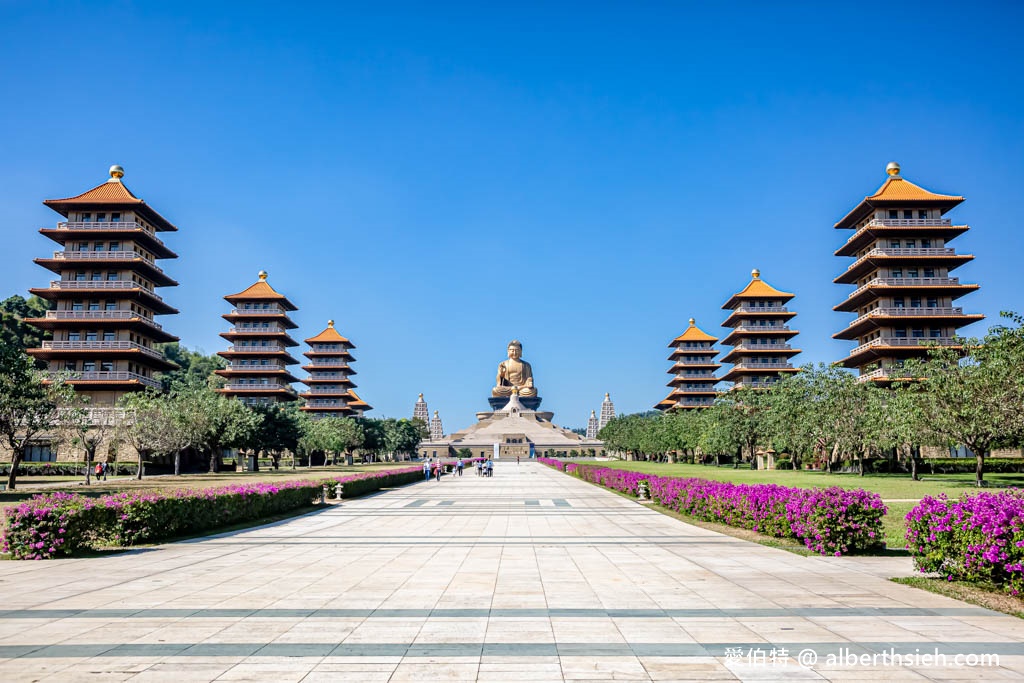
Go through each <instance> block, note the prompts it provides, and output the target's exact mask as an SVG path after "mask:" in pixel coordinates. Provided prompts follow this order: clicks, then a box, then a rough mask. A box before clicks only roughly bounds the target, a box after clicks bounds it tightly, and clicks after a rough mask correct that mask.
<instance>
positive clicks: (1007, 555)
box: [907, 489, 1024, 595]
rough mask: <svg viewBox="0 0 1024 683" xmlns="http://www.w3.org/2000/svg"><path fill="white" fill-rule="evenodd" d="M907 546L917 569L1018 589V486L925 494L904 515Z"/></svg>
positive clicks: (1023, 519)
mask: <svg viewBox="0 0 1024 683" xmlns="http://www.w3.org/2000/svg"><path fill="white" fill-rule="evenodd" d="M907 550H909V551H910V554H911V555H913V557H914V566H915V567H917V569H919V570H920V571H922V572H938V573H940V574H943V575H945V577H946V578H947V579H949V580H950V581H952V580H954V579H957V580H962V581H972V582H983V583H992V584H995V585H996V586H999V587H1001V588H1003V589H1004V590H1005V591H1007V592H1008V593H1012V594H1013V595H1020V594H1021V592H1022V591H1024V490H1022V489H1011V490H1009V491H1004V492H1000V493H987V492H983V493H978V494H975V495H966V496H964V497H962V498H961V499H960V500H954V501H950V500H948V499H947V498H946V496H945V495H940V496H939V497H938V498H933V497H932V496H926V497H924V498H922V499H921V502H920V503H918V504H917V506H916V507H915V508H914V509H913V510H911V511H910V512H909V513H908V514H907Z"/></svg>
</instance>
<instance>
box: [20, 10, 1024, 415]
mask: <svg viewBox="0 0 1024 683" xmlns="http://www.w3.org/2000/svg"><path fill="white" fill-rule="evenodd" d="M838 4H839V3H821V2H806V3H765V2H751V3H728V4H726V3H682V2H663V3H625V2H624V3H618V4H610V3H593V2H590V3H560V4H556V3H522V2H516V3H507V4H503V5H498V4H495V3H465V4H462V3H459V4H453V3H432V4H424V3H419V4H414V5H402V4H391V3H387V4H385V3H369V4H368V3H359V4H358V5H357V4H354V3H353V4H348V3H344V4H343V3H323V4H319V3H302V4H300V5H296V6H294V7H288V6H287V5H286V4H285V3H280V2H276V3H251V2H246V3H241V2H235V3H217V2H213V3H211V2H198V3H193V2H173V3H152V2H138V3H130V2H114V3H85V2H82V3H46V2H27V1H26V2H17V3H16V2H7V1H5V2H0V64H2V68H0V98H2V101H3V106H2V107H0V177H2V179H3V182H2V183H0V224H2V230H3V235H4V237H5V245H4V254H3V257H2V258H3V262H2V263H3V268H0V295H3V296H7V295H9V294H13V293H16V292H17V293H25V291H26V290H27V289H28V288H29V287H32V286H39V285H42V284H44V283H45V282H47V281H48V280H49V279H50V273H49V272H48V271H46V270H44V269H42V268H40V267H38V266H36V265H34V264H33V263H32V258H34V257H37V256H41V255H44V254H46V253H48V252H49V251H52V250H53V248H54V245H53V243H51V242H50V241H49V240H47V239H45V238H43V237H41V236H40V235H38V233H37V232H36V231H37V229H38V228H39V227H41V226H48V225H52V224H53V223H55V221H56V220H57V219H58V216H57V215H56V214H54V213H53V212H51V211H50V210H49V209H47V208H45V207H43V206H42V205H41V204H40V202H41V201H42V200H43V199H46V198H52V197H63V196H68V195H73V194H77V193H78V192H81V191H84V190H86V189H88V188H90V187H92V186H94V185H96V184H98V183H100V182H102V181H103V180H104V179H105V178H106V177H107V175H106V170H107V167H108V166H110V165H111V164H114V163H118V164H122V165H123V166H124V167H125V169H126V176H125V182H126V184H127V185H128V186H129V187H130V188H131V189H132V190H133V191H134V192H135V193H136V194H137V195H139V196H140V197H142V198H143V199H145V200H146V201H147V202H149V203H150V204H151V205H152V206H154V207H155V208H156V209H157V210H158V211H160V212H161V213H162V214H163V215H165V216H166V217H167V218H169V219H170V220H171V221H172V222H174V223H175V224H177V225H178V226H179V228H180V232H178V233H177V234H173V235H169V236H168V239H167V242H168V243H169V245H170V246H171V247H172V248H173V249H175V250H176V251H177V252H178V253H179V254H180V258H179V259H178V260H177V261H168V262H166V270H167V271H168V272H169V274H170V275H171V276H173V277H175V278H177V279H178V280H179V281H180V282H181V286H180V287H178V288H176V289H173V290H165V291H164V295H165V297H166V298H168V299H169V300H170V301H171V302H172V303H173V304H174V305H176V306H177V307H178V308H179V309H180V310H181V314H180V315H178V316H174V317H166V318H164V319H163V321H162V322H163V324H164V325H165V327H168V328H169V329H171V330H172V331H173V332H175V333H177V334H178V335H179V336H181V338H182V342H183V343H184V344H186V345H187V346H190V347H199V348H201V349H202V350H204V351H206V352H214V351H218V350H221V349H223V348H224V347H225V346H226V342H224V341H223V340H222V339H220V338H219V337H218V336H217V335H218V333H219V332H222V331H224V330H225V329H226V327H227V324H226V323H225V322H224V321H223V320H221V318H220V315H221V314H222V313H225V312H226V311H227V310H228V309H229V306H228V304H227V303H226V302H224V301H223V299H222V298H221V297H222V296H223V295H224V294H228V293H233V292H237V291H240V290H241V289H243V288H245V287H246V286H248V285H249V284H251V283H252V282H253V281H255V279H256V273H257V272H258V271H259V270H260V269H261V268H262V269H266V270H268V271H269V272H270V282H271V284H272V285H273V286H274V287H276V288H277V289H278V290H279V291H281V292H283V293H285V294H286V295H287V296H289V297H290V298H291V299H292V300H293V301H295V302H296V303H297V304H298V306H299V307H300V310H299V311H298V312H297V313H296V314H295V316H294V317H295V320H296V322H298V323H299V324H300V326H301V327H300V329H299V330H298V332H299V333H300V334H299V336H300V338H305V337H308V336H311V335H313V334H315V333H317V332H319V331H320V330H321V329H322V328H323V327H324V325H325V324H326V321H327V319H328V318H334V319H335V320H337V324H338V327H339V329H340V330H341V332H342V334H345V335H346V336H348V337H349V338H351V339H352V340H353V341H354V342H355V343H356V345H357V346H358V348H357V350H356V352H355V354H356V363H355V368H356V369H357V370H358V373H359V374H358V375H357V377H356V378H355V379H356V382H357V383H358V384H359V389H358V391H359V392H360V394H361V395H362V396H363V398H364V399H365V400H367V401H368V402H369V403H371V404H372V405H374V407H375V408H376V409H375V411H374V412H373V413H372V415H375V416H405V415H410V414H411V412H412V407H413V403H414V402H415V400H416V395H417V394H418V393H419V392H423V393H424V394H425V395H426V398H427V401H428V403H429V405H430V408H431V410H434V409H438V410H440V412H441V416H442V418H443V419H444V422H445V428H446V430H449V431H451V430H454V429H457V428H461V427H464V426H466V425H468V424H470V423H471V422H472V421H473V413H474V412H476V411H478V410H484V409H486V406H487V403H486V398H487V396H488V395H489V388H490V386H491V385H492V383H493V382H494V375H495V370H496V367H497V363H498V362H499V361H501V360H502V359H503V358H504V357H505V345H506V343H507V342H508V341H509V340H510V339H512V338H513V337H515V338H518V339H520V340H522V341H523V344H524V347H525V348H524V357H525V358H526V359H527V360H529V361H530V362H531V363H532V364H533V367H534V373H535V376H536V380H537V386H538V387H539V389H540V393H541V395H542V396H543V398H544V407H545V408H546V409H549V410H553V411H555V420H556V422H558V423H560V424H563V425H566V426H582V425H584V424H585V422H586V418H587V416H588V415H589V413H590V410H592V409H595V408H597V407H598V406H599V404H600V401H601V399H602V397H603V395H604V392H606V391H608V392H611V394H612V398H613V400H615V402H616V407H617V408H618V410H619V412H620V413H622V412H636V411H640V410H645V409H648V408H650V406H652V405H653V404H654V403H655V402H657V401H659V400H661V399H662V398H663V397H664V396H665V395H666V394H667V392H668V389H667V388H666V387H665V382H667V381H668V379H669V376H668V375H667V374H666V371H667V370H668V368H669V365H670V364H669V362H668V361H667V360H666V357H667V355H668V350H667V349H666V344H667V343H668V342H669V341H670V340H671V339H672V338H673V337H675V336H676V335H677V334H679V333H680V332H681V331H682V330H683V329H684V328H685V326H686V320H687V319H688V318H689V317H691V316H693V317H695V318H696V319H697V321H698V324H699V325H700V326H701V327H703V328H704V329H705V330H706V331H708V332H710V333H712V334H716V335H719V336H723V331H722V330H721V328H720V327H719V324H720V323H721V321H722V320H723V319H724V318H725V315H724V312H723V311H722V310H721V309H720V306H721V304H722V303H723V302H724V301H725V300H726V299H727V298H728V296H729V295H730V294H732V293H733V292H735V291H737V290H739V289H740V288H742V287H743V286H744V285H745V284H746V283H747V282H748V280H749V278H750V270H751V268H754V267H757V268H760V269H761V271H762V274H763V276H764V278H765V279H766V280H767V281H768V282H770V283H771V284H773V285H775V286H776V287H779V288H781V289H784V290H788V291H791V292H795V293H796V295H797V296H796V299H794V300H793V302H792V304H791V305H792V307H793V308H794V309H795V310H796V311H798V313H799V315H798V316H797V318H796V319H795V325H796V327H797V328H798V329H799V330H800V332H801V333H800V336H799V337H797V338H796V342H797V343H798V345H799V346H800V347H801V348H803V349H804V353H803V354H802V355H800V356H798V357H797V358H796V359H795V361H796V362H799V363H807V362H817V361H832V360H837V359H839V358H841V357H843V356H844V355H845V353H846V352H847V351H848V350H849V349H850V348H851V347H852V344H851V343H850V342H842V341H836V340H833V339H831V334H832V333H833V332H835V331H837V330H839V329H841V328H842V327H844V326H845V325H846V324H847V323H848V322H849V320H850V318H851V316H850V315H849V314H842V313H835V312H833V311H832V306H833V305H834V304H835V303H837V302H838V301H840V300H841V299H843V298H844V296H846V293H847V292H848V291H849V287H843V286H840V285H833V284H832V278H833V277H835V276H836V275H837V274H838V273H839V272H841V271H842V270H843V269H845V268H846V266H847V263H848V260H847V259H842V258H839V257H835V256H833V255H832V252H833V251H834V250H835V249H836V248H837V247H838V246H839V245H840V244H841V243H842V242H843V241H844V240H845V238H846V234H845V233H843V232H840V231H837V230H834V229H833V228H832V224H833V223H834V222H835V221H836V220H838V219H839V218H841V217H842V216H843V215H844V214H845V213H846V212H847V211H848V210H849V209H850V208H852V207H853V206H854V205H855V204H856V203H857V202H858V201H859V200H860V199H861V198H862V197H863V196H864V195H866V194H870V193H872V192H873V191H874V190H875V189H876V188H877V187H878V186H879V185H880V184H881V183H882V181H883V180H884V178H885V175H884V168H885V164H886V163H887V162H888V161H891V160H896V161H899V162H900V164H902V167H903V175H904V177H906V178H908V179H909V180H912V181H914V182H916V183H918V184H920V185H922V186H924V187H926V188H928V189H931V190H934V191H937V192H944V193H955V194H963V195H964V196H966V197H967V201H966V202H965V203H964V204H962V205H961V206H960V207H959V208H957V209H955V210H954V213H953V214H952V215H953V216H955V217H957V218H958V219H960V220H963V221H965V222H967V223H968V224H970V225H971V226H972V230H971V231H970V232H969V233H967V234H966V235H964V236H963V237H961V238H959V239H957V241H956V242H954V246H956V247H957V248H958V249H959V250H961V251H965V252H968V253H973V254H975V255H976V257H977V258H976V260H975V261H974V262H973V263H971V264H969V265H967V266H965V267H963V268H962V269H960V270H959V271H957V273H956V274H957V275H959V276H960V277H961V278H962V279H964V280H965V281H972V282H980V283H981V285H982V289H981V291H980V292H978V293H977V294H972V295H969V296H967V297H965V298H963V299H961V302H960V303H961V304H962V305H963V306H964V307H965V310H968V311H976V312H981V313H984V314H985V315H987V316H989V319H988V320H986V321H985V322H984V323H982V324H980V325H975V326H973V327H972V328H967V330H966V332H968V333H972V334H981V333H983V332H984V330H985V329H986V327H987V326H988V325H989V324H991V323H992V322H993V321H994V319H995V318H996V316H997V315H998V312H999V311H1000V310H1001V309H1016V310H1024V301H1022V297H1021V295H1020V284H1019V283H1020V281H1021V280H1020V270H1021V265H1020V264H1021V260H1022V258H1024V238H1022V228H1021V225H1020V216H1021V215H1024V211H1022V209H1024V206H1022V204H1024V199H1022V197H1024V193H1022V190H1021V188H1022V187H1024V149H1022V125H1024V123H1022V122H1024V117H1022V115H1021V111H1022V110H1024V106H1022V105H1024V102H1022V99H1024V88H1022V83H1021V81H1022V73H1024V68H1022V67H1024V59H1022V47H1021V45H1022V41H1021V39H1020V29H1021V27H1022V26H1024V21H1022V19H1024V17H1022V14H1024V12H1022V5H1021V4H1020V3H1015V2H973V3H962V2H957V3H948V4H947V5H945V6H943V5H942V3H935V2H929V3H915V2H884V3H868V2H856V3H843V5H844V6H842V7H838V6H833V5H838ZM298 350H299V351H300V352H301V351H302V350H305V348H304V347H300V349H298Z"/></svg>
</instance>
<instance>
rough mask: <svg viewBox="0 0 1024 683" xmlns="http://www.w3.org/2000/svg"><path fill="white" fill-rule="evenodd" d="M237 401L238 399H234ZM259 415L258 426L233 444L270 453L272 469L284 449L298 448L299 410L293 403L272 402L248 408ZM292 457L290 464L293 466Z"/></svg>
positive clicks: (299, 433) (292, 449)
mask: <svg viewBox="0 0 1024 683" xmlns="http://www.w3.org/2000/svg"><path fill="white" fill-rule="evenodd" d="M235 403H238V401H235ZM249 410H250V411H251V412H252V413H254V414H255V415H257V416H259V426H258V427H257V428H256V429H254V430H252V431H251V432H247V433H244V434H243V435H242V436H241V438H240V439H239V440H238V443H237V444H235V445H236V446H237V447H239V448H243V449H252V450H256V451H259V450H263V451H264V452H265V453H269V454H270V458H271V460H273V462H274V469H277V468H278V467H279V466H280V459H281V454H282V453H283V452H284V451H292V452H294V451H295V450H296V449H297V448H298V444H299V437H300V436H301V432H300V429H301V428H300V419H301V418H300V412H299V410H298V406H296V405H294V404H290V403H289V404H286V405H282V404H274V405H268V406H255V407H253V408H249ZM294 464H295V462H294V459H293V460H292V465H293V466H294Z"/></svg>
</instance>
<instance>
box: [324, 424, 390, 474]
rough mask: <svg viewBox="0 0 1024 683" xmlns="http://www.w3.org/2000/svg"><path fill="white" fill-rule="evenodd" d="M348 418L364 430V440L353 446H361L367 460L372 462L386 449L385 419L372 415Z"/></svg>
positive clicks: (360, 448) (364, 458)
mask: <svg viewBox="0 0 1024 683" xmlns="http://www.w3.org/2000/svg"><path fill="white" fill-rule="evenodd" d="M347 419H350V420H353V421H354V422H355V423H356V424H357V425H358V426H359V428H360V429H361V430H362V435H363V436H362V440H361V442H360V443H359V444H358V446H353V448H357V447H358V448H359V450H360V451H361V452H362V455H363V460H364V461H365V462H372V461H373V460H375V459H376V458H377V457H378V456H379V455H380V454H381V453H383V452H384V451H385V450H386V448H387V434H386V433H385V428H384V420H376V419H374V418H372V417H356V418H347ZM346 455H347V453H346ZM347 460H348V459H347V458H346V464H348V462H347ZM335 464H337V463H335Z"/></svg>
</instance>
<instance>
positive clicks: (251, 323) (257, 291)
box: [217, 270, 299, 405]
mask: <svg viewBox="0 0 1024 683" xmlns="http://www.w3.org/2000/svg"><path fill="white" fill-rule="evenodd" d="M224 299H225V300H226V301H227V302H228V303H230V304H231V305H233V306H234V309H233V310H232V311H231V312H230V313H227V314H225V315H223V316H221V317H223V318H224V319H225V320H227V321H228V322H230V323H231V324H232V327H231V329H229V330H228V331H227V332H223V333H221V335H220V336H221V337H223V338H224V339H227V340H228V341H229V342H231V348H229V349H228V350H227V351H220V352H219V353H218V354H217V355H218V356H220V357H222V358H224V359H225V360H227V361H228V367H227V369H225V370H217V374H218V375H220V376H221V377H224V378H225V379H227V383H226V384H225V385H224V388H222V389H220V390H219V391H220V393H222V394H225V395H227V396H233V397H235V398H237V399H238V400H240V401H242V402H243V403H245V404H247V405H269V404H272V403H280V402H283V401H294V400H296V399H297V398H298V393H296V391H295V389H293V388H292V386H291V383H292V382H298V381H299V380H298V379H297V378H296V377H294V376H293V375H292V373H291V371H290V370H289V369H288V366H289V365H297V364H298V362H299V361H297V360H295V358H293V357H292V355H291V354H290V353H289V351H288V349H289V348H290V347H293V346H298V345H299V344H298V342H297V341H295V340H294V339H292V338H291V336H289V334H288V330H292V329H295V328H296V327H298V325H296V324H295V323H294V322H292V320H291V318H289V317H288V313H289V312H290V311H296V310H298V307H297V306H296V305H295V304H293V303H292V302H291V301H289V300H288V298H287V297H285V296H284V295H283V294H279V293H278V292H277V291H275V290H274V288H273V287H271V286H270V283H268V282H267V271H265V270H261V271H260V273H259V280H257V281H256V282H255V283H254V284H252V285H251V286H250V287H248V288H247V289H245V290H244V291H241V292H239V293H238V294H229V295H228V296H226V297H224Z"/></svg>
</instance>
